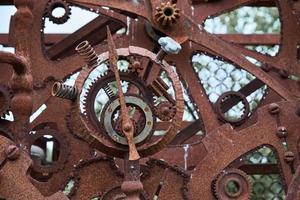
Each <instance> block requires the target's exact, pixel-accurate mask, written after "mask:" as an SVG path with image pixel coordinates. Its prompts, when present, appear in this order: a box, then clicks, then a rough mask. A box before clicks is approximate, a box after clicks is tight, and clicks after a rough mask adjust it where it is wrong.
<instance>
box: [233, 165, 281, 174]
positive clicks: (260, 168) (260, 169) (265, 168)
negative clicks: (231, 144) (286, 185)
mask: <svg viewBox="0 0 300 200" xmlns="http://www.w3.org/2000/svg"><path fill="white" fill-rule="evenodd" d="M239 169H240V170H242V171H244V172H245V173H247V174H279V169H278V165H277V164H248V165H242V166H241V167H239Z"/></svg>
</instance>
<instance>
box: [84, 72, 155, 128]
mask: <svg viewBox="0 0 300 200" xmlns="http://www.w3.org/2000/svg"><path fill="white" fill-rule="evenodd" d="M120 76H121V79H122V81H127V82H128V83H131V84H133V85H134V86H135V87H137V88H138V90H139V92H140V95H141V96H142V97H144V99H145V100H146V101H147V102H148V103H150V102H151V101H152V98H153V96H152V94H151V93H149V92H148V89H147V87H145V86H144V84H143V81H142V80H141V79H139V78H138V77H136V76H134V75H133V74H132V73H128V72H121V73H120ZM113 81H115V80H114V74H113V72H112V71H111V70H109V71H108V72H107V73H106V74H105V75H103V76H101V77H97V78H96V79H95V80H94V81H93V82H92V83H91V84H90V86H89V87H88V88H87V92H86V93H85V96H84V98H83V100H82V101H83V110H84V113H83V114H84V115H85V116H86V117H87V118H88V119H89V120H90V122H91V123H92V124H94V125H95V127H97V129H98V128H99V129H98V130H99V131H100V130H101V126H102V124H100V123H99V119H98V118H97V117H96V113H95V109H94V102H95V99H96V97H97V94H98V92H99V91H100V89H104V90H105V92H107V93H108V96H109V98H110V99H112V98H115V94H114V93H113V91H111V89H110V87H109V86H108V85H107V84H108V83H111V82H113ZM109 101H111V100H109ZM108 103H109V102H108ZM102 130H103V129H102Z"/></svg>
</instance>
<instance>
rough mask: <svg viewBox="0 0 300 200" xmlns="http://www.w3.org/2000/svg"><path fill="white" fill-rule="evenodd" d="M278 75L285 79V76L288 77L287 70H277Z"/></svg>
mask: <svg viewBox="0 0 300 200" xmlns="http://www.w3.org/2000/svg"><path fill="white" fill-rule="evenodd" d="M279 75H280V77H281V78H283V79H286V78H288V77H289V74H288V72H287V71H286V70H284V69H281V70H279Z"/></svg>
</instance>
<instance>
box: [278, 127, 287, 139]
mask: <svg viewBox="0 0 300 200" xmlns="http://www.w3.org/2000/svg"><path fill="white" fill-rule="evenodd" d="M276 135H277V137H279V138H286V137H287V136H288V132H287V130H286V128H285V127H284V126H279V127H278V128H277V131H276Z"/></svg>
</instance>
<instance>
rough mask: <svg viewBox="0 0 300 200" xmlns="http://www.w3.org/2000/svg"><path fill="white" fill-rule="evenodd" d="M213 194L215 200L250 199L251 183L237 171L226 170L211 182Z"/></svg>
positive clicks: (242, 173) (246, 176) (243, 174)
mask: <svg viewBox="0 0 300 200" xmlns="http://www.w3.org/2000/svg"><path fill="white" fill-rule="evenodd" d="M212 187H213V192H214V195H215V197H216V198H217V199H219V200H227V199H236V200H245V199H250V197H251V194H252V183H251V180H250V179H249V177H248V175H247V174H246V173H245V172H243V171H241V170H239V169H234V168H233V169H227V170H225V171H223V172H222V173H220V174H219V175H218V176H217V178H216V179H215V180H214V181H213V185H212Z"/></svg>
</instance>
